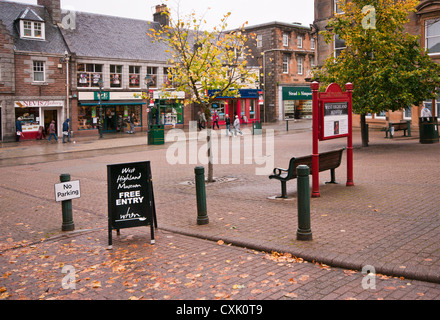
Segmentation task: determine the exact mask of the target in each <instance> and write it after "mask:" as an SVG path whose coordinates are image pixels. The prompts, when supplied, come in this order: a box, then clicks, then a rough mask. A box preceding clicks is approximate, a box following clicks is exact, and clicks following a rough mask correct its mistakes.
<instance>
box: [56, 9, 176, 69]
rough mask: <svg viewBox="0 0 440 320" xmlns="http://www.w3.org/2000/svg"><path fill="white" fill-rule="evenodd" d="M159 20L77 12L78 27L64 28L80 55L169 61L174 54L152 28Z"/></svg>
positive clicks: (68, 39)
mask: <svg viewBox="0 0 440 320" xmlns="http://www.w3.org/2000/svg"><path fill="white" fill-rule="evenodd" d="M159 27H160V25H159V24H158V23H156V22H149V21H146V20H136V19H129V18H121V17H115V16H108V15H101V14H93V13H85V12H76V14H75V29H74V30H72V29H63V30H62V33H63V34H64V37H65V40H66V42H67V44H68V45H69V47H70V50H71V51H72V52H74V53H76V55H77V56H78V57H89V58H92V57H96V58H114V59H122V60H141V61H160V62H166V61H167V60H168V59H169V58H170V57H171V56H170V55H169V54H168V53H166V52H165V50H166V49H167V47H166V45H164V44H163V43H158V42H153V41H152V39H151V38H150V37H149V36H148V35H147V32H148V30H149V29H152V28H156V29H157V28H159Z"/></svg>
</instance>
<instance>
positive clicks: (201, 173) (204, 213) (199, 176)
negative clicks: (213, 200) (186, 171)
mask: <svg viewBox="0 0 440 320" xmlns="http://www.w3.org/2000/svg"><path fill="white" fill-rule="evenodd" d="M194 171H195V174H196V193H197V224H198V225H199V226H202V225H206V224H209V218H208V209H207V206H206V188H205V168H203V167H196V168H195V170H194Z"/></svg>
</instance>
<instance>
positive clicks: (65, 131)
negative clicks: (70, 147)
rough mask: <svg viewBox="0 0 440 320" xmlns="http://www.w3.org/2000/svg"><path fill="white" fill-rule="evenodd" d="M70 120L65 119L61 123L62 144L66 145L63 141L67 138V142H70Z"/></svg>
mask: <svg viewBox="0 0 440 320" xmlns="http://www.w3.org/2000/svg"><path fill="white" fill-rule="evenodd" d="M69 122H70V119H67V120H66V121H64V123H63V143H66V141H65V139H66V137H67V142H70V129H69Z"/></svg>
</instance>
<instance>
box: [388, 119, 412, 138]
mask: <svg viewBox="0 0 440 320" xmlns="http://www.w3.org/2000/svg"><path fill="white" fill-rule="evenodd" d="M396 131H403V136H404V137H406V136H407V135H406V132H407V131H408V137H411V121H400V122H390V123H388V127H385V138H388V134H389V135H390V139H393V137H394V132H396Z"/></svg>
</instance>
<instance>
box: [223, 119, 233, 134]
mask: <svg viewBox="0 0 440 320" xmlns="http://www.w3.org/2000/svg"><path fill="white" fill-rule="evenodd" d="M225 124H226V136H227V137H229V132H231V118H229V114H226V115H225ZM231 135H232V132H231Z"/></svg>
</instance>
